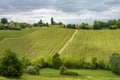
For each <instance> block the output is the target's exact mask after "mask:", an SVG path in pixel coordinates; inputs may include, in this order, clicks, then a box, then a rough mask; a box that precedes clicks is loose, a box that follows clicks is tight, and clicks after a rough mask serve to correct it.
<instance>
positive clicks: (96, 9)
mask: <svg viewBox="0 0 120 80" xmlns="http://www.w3.org/2000/svg"><path fill="white" fill-rule="evenodd" d="M3 17H6V18H7V19H8V20H9V21H18V22H26V23H31V24H32V23H35V22H38V21H39V20H40V19H42V20H43V21H44V22H49V23H50V18H51V17H54V20H55V21H56V22H63V23H65V24H68V23H75V24H80V23H82V22H87V23H92V22H93V21H94V20H101V21H107V20H109V19H119V18H120V0H0V19H1V18H3Z"/></svg>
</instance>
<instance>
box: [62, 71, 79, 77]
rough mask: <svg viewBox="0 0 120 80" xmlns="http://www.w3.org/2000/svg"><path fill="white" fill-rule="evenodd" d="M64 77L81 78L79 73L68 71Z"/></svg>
mask: <svg viewBox="0 0 120 80" xmlns="http://www.w3.org/2000/svg"><path fill="white" fill-rule="evenodd" d="M63 75H67V76H80V75H79V74H78V73H76V72H73V71H66V72H64V74H63Z"/></svg>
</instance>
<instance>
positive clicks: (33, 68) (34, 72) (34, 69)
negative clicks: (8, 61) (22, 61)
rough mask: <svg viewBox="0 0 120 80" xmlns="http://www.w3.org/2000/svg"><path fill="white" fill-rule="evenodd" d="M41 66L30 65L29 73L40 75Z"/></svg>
mask: <svg viewBox="0 0 120 80" xmlns="http://www.w3.org/2000/svg"><path fill="white" fill-rule="evenodd" d="M39 71H40V68H38V67H36V66H28V68H27V73H28V74H31V75H39Z"/></svg>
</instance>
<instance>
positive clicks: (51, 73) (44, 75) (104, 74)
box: [0, 68, 120, 80]
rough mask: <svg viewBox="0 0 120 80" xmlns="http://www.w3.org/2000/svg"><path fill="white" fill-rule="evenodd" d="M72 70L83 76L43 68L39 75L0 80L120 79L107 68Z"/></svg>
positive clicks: (1, 79) (2, 79) (1, 78)
mask: <svg viewBox="0 0 120 80" xmlns="http://www.w3.org/2000/svg"><path fill="white" fill-rule="evenodd" d="M70 71H75V72H77V73H79V74H81V75H82V76H77V77H75V76H62V75H60V74H59V70H55V69H49V68H45V69H41V70H40V75H37V76H34V75H27V74H25V75H23V76H22V77H21V78H20V79H7V78H4V77H0V80H120V76H119V75H115V74H113V73H112V72H111V71H107V70H84V69H83V70H75V69H70Z"/></svg>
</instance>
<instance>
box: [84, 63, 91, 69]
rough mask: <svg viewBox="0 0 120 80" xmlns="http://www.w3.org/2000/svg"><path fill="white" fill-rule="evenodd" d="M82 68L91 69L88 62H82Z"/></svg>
mask: <svg viewBox="0 0 120 80" xmlns="http://www.w3.org/2000/svg"><path fill="white" fill-rule="evenodd" d="M82 68H85V69H91V64H90V62H83V64H82Z"/></svg>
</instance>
